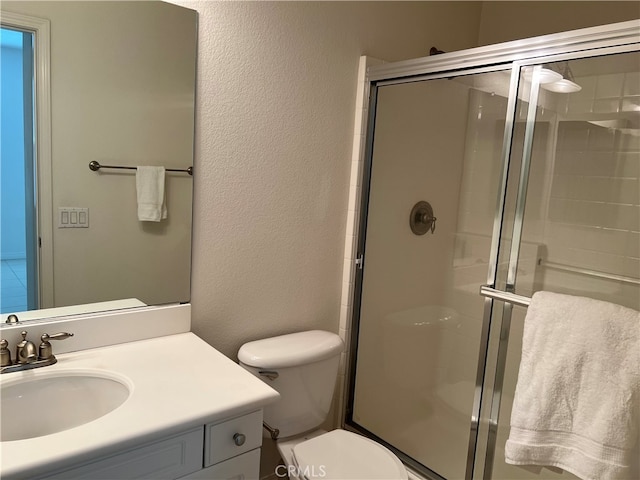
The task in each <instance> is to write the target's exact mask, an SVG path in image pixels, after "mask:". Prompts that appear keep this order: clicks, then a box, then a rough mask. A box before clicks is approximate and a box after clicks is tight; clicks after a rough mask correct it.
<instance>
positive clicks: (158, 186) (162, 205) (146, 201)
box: [136, 166, 167, 222]
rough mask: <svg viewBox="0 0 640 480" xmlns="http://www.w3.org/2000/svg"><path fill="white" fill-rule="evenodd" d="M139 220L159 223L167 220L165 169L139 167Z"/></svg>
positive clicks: (137, 190) (137, 188)
mask: <svg viewBox="0 0 640 480" xmlns="http://www.w3.org/2000/svg"><path fill="white" fill-rule="evenodd" d="M136 192H137V197H138V220H140V221H141V222H159V221H160V220H162V219H164V218H167V206H166V202H165V194H164V167H142V166H140V167H137V169H136Z"/></svg>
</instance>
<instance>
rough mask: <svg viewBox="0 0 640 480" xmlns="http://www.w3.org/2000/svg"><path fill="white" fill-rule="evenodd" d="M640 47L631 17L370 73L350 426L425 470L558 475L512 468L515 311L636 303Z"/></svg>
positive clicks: (518, 327) (638, 27) (518, 332)
mask: <svg viewBox="0 0 640 480" xmlns="http://www.w3.org/2000/svg"><path fill="white" fill-rule="evenodd" d="M639 52H640V22H636V21H633V22H624V23H620V24H614V25H608V26H603V27H595V28H590V29H584V30H579V31H574V32H567V33H563V34H555V35H548V36H545V37H538V38H535V39H529V40H528V41H526V42H521V41H519V42H510V43H507V44H502V45H499V46H491V47H482V48H477V49H472V50H467V51H461V52H454V53H450V54H444V55H437V56H433V57H428V58H424V59H417V60H412V61H406V62H398V63H387V64H383V65H381V66H376V67H372V68H370V69H369V71H368V77H367V80H368V82H369V85H370V103H369V120H368V134H367V146H366V158H365V172H364V181H363V185H362V200H361V203H362V208H361V212H362V213H361V219H360V227H359V231H358V237H357V239H358V248H357V249H358V261H357V267H356V268H357V270H356V276H355V295H354V302H353V303H354V311H353V321H352V322H353V324H352V330H351V331H352V334H351V345H350V352H351V355H350V357H351V358H350V365H349V372H348V377H349V385H348V389H347V403H346V404H347V412H346V419H345V424H346V427H347V428H350V429H353V430H355V431H358V432H360V433H363V434H365V435H367V436H369V437H372V438H375V439H376V440H377V441H379V442H381V443H382V444H385V445H387V446H388V447H389V448H391V449H392V450H393V451H394V452H395V453H397V454H398V455H399V456H400V457H401V458H402V459H403V460H404V461H405V463H407V464H408V465H409V466H410V467H412V468H414V469H416V470H417V471H419V472H421V473H422V474H423V475H425V476H427V477H430V478H436V479H439V478H447V479H462V478H467V479H471V478H485V479H489V478H495V479H509V480H513V479H540V478H545V479H551V478H556V477H558V478H560V475H559V473H557V472H552V471H551V470H548V469H543V470H542V471H538V472H534V471H532V470H526V469H523V468H520V467H515V466H512V465H507V464H506V463H505V462H504V444H505V441H506V438H507V435H508V431H509V417H510V410H511V404H512V400H513V394H514V390H515V382H516V377H517V372H518V365H519V361H520V352H521V344H520V343H521V339H522V328H523V320H524V315H525V313H526V306H527V305H528V301H529V299H530V297H531V295H532V294H533V293H534V292H536V291H539V290H548V291H553V292H559V293H568V294H573V295H581V296H587V297H591V298H596V299H602V300H606V301H610V302H613V303H618V304H621V305H624V306H627V307H631V308H635V309H639V307H640V288H639V285H640V281H639V280H638V277H639V276H640V233H639V231H640V225H639V223H640V181H639V177H640V53H639ZM567 477H569V478H575V477H573V476H572V475H570V474H568V473H566V472H565V473H564V474H563V475H562V477H561V478H567Z"/></svg>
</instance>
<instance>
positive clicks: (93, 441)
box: [0, 333, 279, 479]
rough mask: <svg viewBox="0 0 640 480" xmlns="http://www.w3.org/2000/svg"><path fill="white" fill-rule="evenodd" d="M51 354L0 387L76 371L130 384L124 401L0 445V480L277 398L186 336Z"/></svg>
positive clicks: (81, 458) (112, 449) (31, 473)
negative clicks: (79, 421) (80, 421)
mask: <svg viewBox="0 0 640 480" xmlns="http://www.w3.org/2000/svg"><path fill="white" fill-rule="evenodd" d="M54 353H55V344H54ZM56 356H57V358H58V363H56V364H55V365H51V366H48V367H42V368H38V369H34V370H26V371H22V372H14V373H6V374H3V375H1V376H0V385H2V384H5V383H7V382H11V383H13V382H15V381H16V380H26V379H32V378H35V377H36V376H45V375H48V374H52V373H62V372H64V371H74V370H76V371H77V370H83V371H86V372H89V371H94V372H96V373H99V372H105V373H106V374H109V373H111V374H115V375H116V376H120V377H125V378H126V379H127V383H129V385H133V388H132V389H131V393H130V396H129V398H128V399H127V400H126V401H125V402H124V403H123V404H122V405H121V406H120V407H118V408H117V409H115V410H114V411H112V412H110V413H108V414H107V415H105V416H103V417H101V418H98V419H97V420H94V421H92V422H90V423H87V424H84V425H81V426H79V427H76V428H72V429H70V430H65V431H62V432H58V433H55V434H51V435H46V436H42V437H37V438H31V439H25V440H17V441H10V442H1V443H0V477H2V478H3V479H9V478H25V477H26V476H34V475H41V474H43V473H46V472H52V471H53V470H58V469H60V468H64V467H67V466H71V465H74V464H76V463H78V462H84V461H87V460H90V459H92V458H95V457H98V456H103V455H108V454H111V453H114V452H117V451H120V450H123V449H127V448H130V447H132V446H134V445H138V444H140V443H143V442H148V441H153V440H155V439H160V438H161V437H164V436H167V435H171V434H174V433H178V432H181V431H184V430H187V429H189V428H192V427H195V426H198V425H204V424H205V423H210V422H216V421H222V420H224V419H227V418H233V417H236V416H239V415H242V414H245V413H250V412H252V411H255V410H259V409H260V408H262V407H263V406H265V405H267V404H269V403H271V402H273V401H275V400H276V399H277V398H278V397H279V395H278V393H277V392H276V391H275V390H273V389H272V388H270V387H269V386H268V385H266V384H264V383H263V382H261V381H260V380H259V379H257V378H256V377H254V376H253V375H251V374H250V373H249V372H247V371H246V370H244V369H243V368H242V367H240V366H239V365H237V364H236V363H234V362H233V361H231V360H230V359H229V358H227V357H226V356H224V355H223V354H221V353H220V352H218V351H217V350H215V349H214V348H212V347H211V346H210V345H208V344H207V343H205V342H204V341H203V340H201V339H200V338H198V337H197V336H196V335H194V334H193V333H181V334H177V335H170V336H165V337H158V338H152V339H149V340H141V341H136V342H131V343H125V344H120V345H114V346H108V347H100V348H93V349H90V350H82V351H79V352H72V353H64V354H60V355H56ZM46 406H47V399H46V398H42V408H43V409H45V408H46Z"/></svg>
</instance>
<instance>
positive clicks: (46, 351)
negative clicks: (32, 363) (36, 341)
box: [38, 332, 73, 360]
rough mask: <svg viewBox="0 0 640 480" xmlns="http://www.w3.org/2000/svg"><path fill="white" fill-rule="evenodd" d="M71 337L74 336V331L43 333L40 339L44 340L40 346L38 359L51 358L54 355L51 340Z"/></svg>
mask: <svg viewBox="0 0 640 480" xmlns="http://www.w3.org/2000/svg"><path fill="white" fill-rule="evenodd" d="M69 337H73V333H68V332H60V333H54V334H53V335H49V334H48V333H43V334H42V335H40V340H41V341H42V343H41V344H40V346H39V347H38V359H39V360H49V359H50V358H51V357H53V350H52V349H51V344H50V343H49V340H64V339H65V338H69Z"/></svg>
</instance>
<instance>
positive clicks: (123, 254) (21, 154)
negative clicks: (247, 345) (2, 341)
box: [0, 1, 197, 323]
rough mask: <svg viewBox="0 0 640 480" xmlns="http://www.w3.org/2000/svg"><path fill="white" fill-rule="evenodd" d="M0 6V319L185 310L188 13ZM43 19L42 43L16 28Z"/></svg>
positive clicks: (190, 95) (113, 6) (112, 6)
mask: <svg viewBox="0 0 640 480" xmlns="http://www.w3.org/2000/svg"><path fill="white" fill-rule="evenodd" d="M1 9H2V35H1V40H2V42H1V45H2V55H1V56H0V57H1V59H2V79H1V80H2V83H1V85H2V87H1V89H2V92H1V94H2V98H1V105H2V122H1V123H2V132H1V138H2V141H1V148H2V164H1V171H0V174H1V179H2V186H1V188H0V193H1V195H2V198H1V199H0V200H1V202H0V203H1V209H2V210H1V217H2V218H1V221H2V228H1V235H2V238H1V240H0V245H1V260H2V282H1V284H0V286H1V290H2V295H1V297H0V313H2V321H3V323H4V321H5V320H6V317H7V315H8V314H10V313H16V312H22V311H26V310H30V311H34V310H35V311H36V312H30V313H29V315H27V314H23V315H22V316H20V319H21V320H23V319H25V318H27V317H30V318H38V317H50V316H53V315H58V314H62V315H67V314H69V313H79V312H85V311H95V310H105V309H114V308H123V307H131V306H137V305H158V304H167V303H177V302H188V301H189V299H190V262H191V205H192V189H193V177H192V176H191V175H190V174H189V173H186V170H187V169H188V168H189V167H191V166H192V165H193V132H194V103H195V73H196V40H197V38H196V36H197V31H196V28H197V27H196V12H195V11H193V10H189V9H186V8H183V7H180V6H176V5H172V4H168V3H164V2H160V1H148V2H137V1H119V2H106V1H105V2H100V1H98V2H94V1H86V2H85V1H78V2H58V1H44V2H20V1H4V2H2V5H1ZM34 19H35V20H34ZM43 20H46V21H48V28H49V29H50V34H49V38H45V37H46V30H45V33H43V30H42V29H38V28H33V27H31V26H30V24H31V23H30V22H34V21H35V22H36V23H37V22H42V21H43ZM45 23H46V22H45ZM47 43H48V44H49V48H50V62H49V65H47V64H46V61H45V60H46V58H44V55H42V54H41V50H40V49H41V48H42V47H43V45H46V44H47ZM47 69H49V71H48V72H47V71H46V70H47ZM48 73H49V74H50V76H49V84H50V87H49V89H48V90H46V91H42V90H41V89H42V86H43V85H45V84H46V83H47V82H46V81H42V80H43V78H46V75H47V74H48ZM34 85H35V88H33V86H34ZM47 111H49V112H50V122H47V118H45V117H47V116H48V112H47ZM43 125H44V126H43ZM47 125H48V126H47ZM47 130H49V132H47ZM43 134H48V135H45V136H44V137H43ZM90 162H99V163H100V164H101V165H103V168H100V169H99V170H97V171H93V170H91V169H90V168H89V163H90ZM105 166H119V167H130V168H127V169H120V168H118V169H115V168H105ZM141 166H143V167H164V168H160V169H158V168H151V169H149V168H145V169H140V168H137V167H141ZM173 170H176V171H173ZM195 174H197V172H194V175H195ZM51 309H54V310H51Z"/></svg>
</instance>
